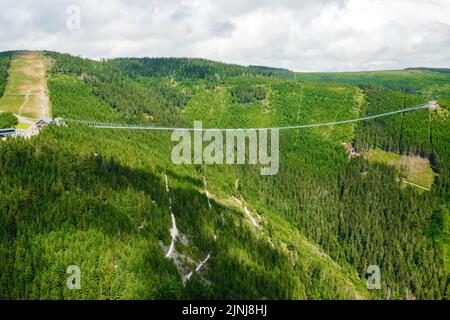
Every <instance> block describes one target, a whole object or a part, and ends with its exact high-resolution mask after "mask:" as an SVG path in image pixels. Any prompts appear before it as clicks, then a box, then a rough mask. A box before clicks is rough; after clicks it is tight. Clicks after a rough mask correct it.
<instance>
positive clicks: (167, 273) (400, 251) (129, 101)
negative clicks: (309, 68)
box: [0, 51, 450, 299]
mask: <svg viewBox="0 0 450 320" xmlns="http://www.w3.org/2000/svg"><path fill="white" fill-rule="evenodd" d="M21 54H22V53H9V54H8V53H1V54H0V88H2V87H3V88H4V95H3V97H2V98H1V100H0V110H1V111H12V112H13V113H15V114H17V115H21V116H23V117H28V116H29V117H31V118H34V117H38V118H39V117H41V116H50V115H51V116H52V117H53V118H63V119H67V120H68V121H67V125H64V126H57V125H55V124H51V125H50V126H48V127H46V128H44V129H43V130H41V132H40V134H39V135H36V136H34V137H32V138H31V139H21V138H18V139H7V140H6V141H3V142H1V141H0V226H1V227H0V256H1V257H2V260H1V262H0V298H2V299H407V298H412V297H414V298H416V299H448V298H449V294H450V286H449V274H450V269H449V264H448V262H449V257H448V252H449V251H448V246H449V241H450V233H449V212H448V177H449V166H448V163H449V162H448V160H449V159H448V150H449V147H450V146H449V141H450V140H449V138H450V132H449V130H448V128H449V121H450V120H449V118H448V107H449V106H450V103H449V102H450V100H449V97H447V95H446V94H445V92H444V91H443V90H441V89H442V86H441V84H443V85H444V86H446V85H447V84H448V83H450V76H449V75H447V74H441V73H439V74H435V73H434V72H433V71H428V70H427V71H420V70H416V71H398V72H395V73H374V74H372V73H368V74H367V75H365V76H364V77H363V78H361V76H355V75H340V74H334V75H326V76H323V75H315V74H312V75H310V74H300V73H299V74H295V75H294V74H293V73H292V74H291V73H290V72H287V71H280V70H278V71H276V70H271V69H269V68H268V69H261V68H255V67H243V66H237V65H228V64H222V63H219V62H213V61H208V60H203V59H181V58H173V59H172V58H164V59H159V58H155V59H152V58H142V59H137V58H130V59H125V58H120V59H110V60H103V61H96V60H90V59H84V58H80V57H74V56H70V55H66V54H60V53H57V52H48V51H45V52H36V53H28V54H27V55H26V57H24V56H22V57H21ZM24 60H27V61H28V62H29V63H30V64H31V63H32V64H33V65H34V64H36V67H33V68H31V69H33V76H32V75H28V76H25V74H24V71H23V70H25V69H29V68H30V67H29V66H28V67H26V66H27V62H26V61H24ZM37 61H40V62H37ZM50 62H51V63H50ZM2 68H3V69H7V70H10V71H9V74H10V75H11V74H15V75H16V76H13V77H11V78H8V73H5V72H1V71H2V70H3V69H2ZM47 68H48V69H47ZM14 70H16V71H14ZM38 78H39V79H38ZM367 79H370V81H366V80H367ZM374 79H375V80H374ZM399 79H400V80H399ZM20 81H23V83H27V84H28V85H27V86H23V85H20V84H19V83H20ZM399 81H400V82H399ZM399 83H400V84H399ZM408 86H409V87H408ZM47 87H48V88H47ZM406 88H409V90H406ZM16 92H17V93H20V94H21V97H20V99H19V98H17V99H16V98H15V96H13V94H14V93H16ZM1 93H2V92H1V91H0V95H1ZM45 93H48V97H49V101H46V99H44V98H42V97H41V99H40V100H36V99H33V98H32V97H33V94H38V95H41V94H45ZM26 97H28V100H26ZM430 100H438V102H439V108H425V109H420V110H419V109H418V110H414V111H411V112H408V113H398V114H393V115H392V116H389V117H383V118H373V119H369V120H367V121H361V122H358V123H343V124H339V125H332V124H331V125H327V126H323V127H305V128H302V129H298V130H283V131H280V146H279V148H280V155H281V157H280V161H279V171H278V173H277V174H275V175H272V176H261V175H260V169H261V167H262V166H261V165H250V164H248V163H247V164H243V165H233V166H230V165H226V164H218V165H204V164H201V163H200V164H195V163H194V161H191V162H190V163H189V164H182V165H177V164H174V163H173V161H172V159H171V151H172V149H173V147H174V146H175V145H176V142H174V141H172V140H171V132H170V131H150V130H142V131H139V130H112V129H108V128H95V127H93V126H87V125H84V124H82V122H83V121H96V122H102V123H119V124H129V125H139V126H168V127H178V128H191V127H192V126H193V124H194V121H202V123H203V127H204V128H272V127H287V126H296V125H301V124H320V123H333V122H338V121H345V120H348V119H356V118H361V117H368V118H369V117H372V116H375V115H379V114H383V113H389V112H394V111H398V110H401V109H404V108H408V107H412V106H417V105H421V104H424V103H426V102H428V101H430ZM50 106H51V108H50ZM77 120H78V122H77ZM21 122H23V120H21ZM349 144H350V145H351V148H354V149H355V153H357V154H359V155H363V156H355V157H349V154H348V150H346V148H345V145H347V146H348V145H349ZM347 148H348V147H347ZM351 148H350V149H351ZM402 167H404V168H407V169H408V170H406V171H405V172H404V174H403V175H402ZM403 177H406V179H403ZM402 179H403V181H407V182H410V183H411V184H417V185H419V186H421V187H424V188H426V189H428V190H418V189H420V188H418V187H417V186H415V185H408V184H407V183H404V182H402V181H401V180H402ZM68 265H78V266H79V267H80V270H81V274H82V275H81V276H82V289H81V290H69V289H67V288H66V287H65V281H66V274H65V270H66V268H67V266H68ZM371 265H377V266H379V267H380V269H381V272H382V282H381V289H380V290H369V289H368V288H367V283H366V276H367V274H366V271H367V268H368V267H369V266H371Z"/></svg>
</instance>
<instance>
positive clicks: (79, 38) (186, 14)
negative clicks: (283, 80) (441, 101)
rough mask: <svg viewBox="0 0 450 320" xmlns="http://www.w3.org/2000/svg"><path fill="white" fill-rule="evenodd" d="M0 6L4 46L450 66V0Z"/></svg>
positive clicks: (334, 65)
mask: <svg viewBox="0 0 450 320" xmlns="http://www.w3.org/2000/svg"><path fill="white" fill-rule="evenodd" d="M0 8H2V10H1V11H0V51H6V50H16V49H30V50H35V49H47V50H56V51H60V52H68V53H71V54H74V55H82V56H86V57H92V58H102V57H105V58H108V57H117V56H138V57H142V56H150V57H156V56H176V57H203V58H208V59H213V60H219V61H224V62H232V63H239V64H244V65H249V64H258V65H269V66H277V67H285V68H290V69H292V70H296V71H349V70H377V69H399V68H405V67H410V66H430V67H450V0H395V1H394V0H278V1H269V0H135V1H129V0H38V1H37V0H0ZM78 13H79V15H78Z"/></svg>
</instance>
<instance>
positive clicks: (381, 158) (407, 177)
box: [364, 148, 436, 190]
mask: <svg viewBox="0 0 450 320" xmlns="http://www.w3.org/2000/svg"><path fill="white" fill-rule="evenodd" d="M364 156H365V157H366V158H367V159H368V160H369V161H372V162H382V163H386V164H388V165H390V166H393V167H395V168H396V169H398V170H401V173H402V176H403V179H404V180H403V182H404V183H405V184H407V185H411V186H414V187H417V188H419V189H422V190H428V189H430V188H431V185H432V184H433V181H434V177H435V176H436V174H435V173H434V172H433V170H432V169H431V166H430V161H429V160H428V159H426V158H421V157H418V156H402V155H400V154H397V153H393V152H386V151H383V150H381V149H378V148H376V149H370V150H369V151H368V152H367V153H365V154H364Z"/></svg>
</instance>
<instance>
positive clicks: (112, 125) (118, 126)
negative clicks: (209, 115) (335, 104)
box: [59, 101, 437, 131]
mask: <svg viewBox="0 0 450 320" xmlns="http://www.w3.org/2000/svg"><path fill="white" fill-rule="evenodd" d="M433 108H437V103H436V102H435V101H430V102H427V103H424V104H421V105H417V106H413V107H408V108H404V109H401V110H395V111H390V112H385V113H381V114H376V115H371V116H365V117H361V118H355V119H347V120H340V121H333V122H322V123H310V124H300V125H291V126H282V127H273V128H176V127H164V126H161V127H159V126H142V125H130V124H118V123H105V122H98V121H91V120H79V119H59V121H64V122H66V123H74V124H81V125H85V126H88V127H92V128H97V129H127V130H154V131H174V130H184V131H205V130H220V131H229V130H293V129H302V128H315V127H325V126H333V125H340V124H346V123H355V122H361V121H367V120H371V119H377V118H384V117H389V116H392V115H396V114H401V113H407V112H412V111H416V110H422V109H433Z"/></svg>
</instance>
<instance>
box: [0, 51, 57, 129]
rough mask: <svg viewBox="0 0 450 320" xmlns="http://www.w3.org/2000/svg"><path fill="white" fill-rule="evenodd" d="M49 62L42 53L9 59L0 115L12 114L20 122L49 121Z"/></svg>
mask: <svg viewBox="0 0 450 320" xmlns="http://www.w3.org/2000/svg"><path fill="white" fill-rule="evenodd" d="M50 65H51V60H50V59H49V58H47V57H45V56H44V55H43V53H41V52H17V53H14V54H13V56H12V59H11V66H10V68H9V70H8V82H7V84H6V88H5V93H4V95H3V97H1V98H0V112H12V113H14V114H15V115H16V116H19V117H18V118H19V122H20V123H21V124H26V123H27V122H28V123H29V122H31V120H37V119H44V118H49V117H50V116H51V114H50V101H49V97H48V88H47V70H48V68H49V67H50Z"/></svg>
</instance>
